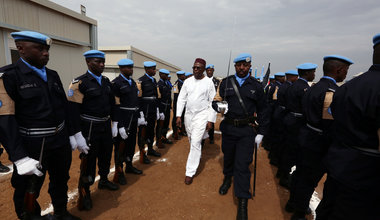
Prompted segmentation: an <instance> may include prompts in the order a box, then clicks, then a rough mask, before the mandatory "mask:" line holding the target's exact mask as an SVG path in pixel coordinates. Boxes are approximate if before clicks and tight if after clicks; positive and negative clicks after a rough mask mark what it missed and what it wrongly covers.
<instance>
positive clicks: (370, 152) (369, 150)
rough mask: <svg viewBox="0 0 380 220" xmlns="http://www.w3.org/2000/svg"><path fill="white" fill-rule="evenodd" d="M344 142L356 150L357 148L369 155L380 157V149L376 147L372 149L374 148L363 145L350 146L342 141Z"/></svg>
mask: <svg viewBox="0 0 380 220" xmlns="http://www.w3.org/2000/svg"><path fill="white" fill-rule="evenodd" d="M342 144H343V146H345V147H349V148H352V149H354V150H357V151H359V152H360V153H362V154H365V155H367V156H371V157H380V151H378V150H375V149H372V148H363V147H356V146H350V145H347V144H345V143H342Z"/></svg>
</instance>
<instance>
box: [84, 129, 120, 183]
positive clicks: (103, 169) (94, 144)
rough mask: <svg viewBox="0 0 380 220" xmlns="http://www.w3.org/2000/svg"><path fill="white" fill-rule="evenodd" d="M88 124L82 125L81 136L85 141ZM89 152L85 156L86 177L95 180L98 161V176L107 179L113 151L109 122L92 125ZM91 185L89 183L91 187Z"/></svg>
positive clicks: (87, 133)
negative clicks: (83, 136)
mask: <svg viewBox="0 0 380 220" xmlns="http://www.w3.org/2000/svg"><path fill="white" fill-rule="evenodd" d="M89 128H90V123H89V122H83V123H82V131H84V133H83V135H85V138H86V140H87V138H88V135H89ZM90 144H91V146H89V147H90V150H89V151H88V154H87V169H86V173H85V175H86V176H91V177H92V179H93V180H94V179H95V171H96V160H97V159H98V167H99V171H98V174H99V175H100V177H101V178H107V176H108V174H109V172H110V165H111V157H112V150H113V142H112V133H111V122H110V121H107V122H103V123H93V124H92V131H91V134H90ZM92 184H93V183H91V185H92Z"/></svg>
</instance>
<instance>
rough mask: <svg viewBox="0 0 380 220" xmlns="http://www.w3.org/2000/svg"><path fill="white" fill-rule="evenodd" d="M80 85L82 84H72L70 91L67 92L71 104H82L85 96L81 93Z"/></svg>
mask: <svg viewBox="0 0 380 220" xmlns="http://www.w3.org/2000/svg"><path fill="white" fill-rule="evenodd" d="M79 84H80V83H71V84H70V87H69V90H68V91H67V99H68V100H69V101H70V102H75V103H79V104H82V102H83V96H84V95H83V94H82V93H81V92H80V91H79Z"/></svg>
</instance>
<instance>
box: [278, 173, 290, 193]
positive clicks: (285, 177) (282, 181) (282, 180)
mask: <svg viewBox="0 0 380 220" xmlns="http://www.w3.org/2000/svg"><path fill="white" fill-rule="evenodd" d="M289 180H290V174H284V175H282V176H281V177H280V181H279V184H280V186H283V187H285V188H286V189H290V182H289Z"/></svg>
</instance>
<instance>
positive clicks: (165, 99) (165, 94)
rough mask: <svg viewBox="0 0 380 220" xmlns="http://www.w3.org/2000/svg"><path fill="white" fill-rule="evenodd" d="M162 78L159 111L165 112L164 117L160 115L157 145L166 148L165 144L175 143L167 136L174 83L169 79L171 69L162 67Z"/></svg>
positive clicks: (160, 71) (157, 127)
mask: <svg viewBox="0 0 380 220" xmlns="http://www.w3.org/2000/svg"><path fill="white" fill-rule="evenodd" d="M159 74H160V80H159V81H158V83H157V84H158V89H159V91H160V94H161V97H160V98H159V99H158V107H159V111H160V112H162V113H163V117H161V116H160V120H158V123H157V126H156V140H157V147H158V148H164V147H165V146H164V144H173V142H172V141H171V140H170V139H168V138H166V134H167V133H168V130H169V122H170V109H171V105H172V84H171V83H170V81H169V76H170V75H169V74H170V72H169V70H167V69H160V70H159Z"/></svg>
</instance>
